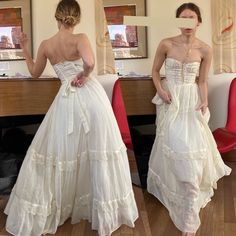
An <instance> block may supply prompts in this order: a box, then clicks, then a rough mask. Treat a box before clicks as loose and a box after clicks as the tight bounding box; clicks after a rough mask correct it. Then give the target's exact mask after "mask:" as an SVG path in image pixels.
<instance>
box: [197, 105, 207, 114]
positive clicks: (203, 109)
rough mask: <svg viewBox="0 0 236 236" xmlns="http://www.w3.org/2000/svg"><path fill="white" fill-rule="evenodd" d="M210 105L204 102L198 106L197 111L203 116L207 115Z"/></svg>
mask: <svg viewBox="0 0 236 236" xmlns="http://www.w3.org/2000/svg"><path fill="white" fill-rule="evenodd" d="M207 107H208V104H207V103H206V102H202V103H201V104H199V105H198V107H197V108H196V110H197V111H201V112H202V114H203V115H205V113H206V111H207Z"/></svg>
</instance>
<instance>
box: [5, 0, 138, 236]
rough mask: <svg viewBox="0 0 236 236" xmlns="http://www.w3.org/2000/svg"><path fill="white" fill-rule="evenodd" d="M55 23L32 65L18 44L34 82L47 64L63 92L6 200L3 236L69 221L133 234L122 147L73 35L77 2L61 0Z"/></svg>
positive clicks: (83, 45) (82, 46) (85, 46)
mask: <svg viewBox="0 0 236 236" xmlns="http://www.w3.org/2000/svg"><path fill="white" fill-rule="evenodd" d="M55 17H56V20H57V22H58V27H59V31H58V33H56V34H55V35H54V36H53V37H51V38H49V39H48V40H45V41H43V42H42V43H41V45H40V47H39V50H38V54H37V58H36V61H35V62H34V61H33V60H32V58H31V57H30V54H29V51H28V39H27V37H26V35H25V34H23V35H22V37H21V39H20V40H21V47H22V49H23V52H24V55H25V58H26V63H27V66H28V69H29V71H30V73H31V75H32V76H33V77H35V78H37V77H39V76H40V75H41V74H42V72H43V70H44V68H45V65H46V61H47V59H48V60H49V61H50V63H51V64H52V65H53V68H54V69H55V71H56V73H57V75H58V77H59V79H60V80H61V83H62V85H61V87H60V90H59V92H58V94H57V95H56V97H55V99H54V101H53V103H52V105H51V107H50V108H49V110H48V112H47V114H46V116H45V118H44V120H43V122H42V124H41V125H40V127H39V129H38V131H37V133H36V135H35V137H34V139H33V141H32V143H31V145H30V147H29V149H28V151H27V154H26V157H25V159H24V162H23V165H22V167H21V170H20V173H19V176H18V179H17V182H16V184H15V186H14V188H13V190H12V193H11V195H10V199H9V201H8V204H7V206H6V209H5V213H6V214H7V215H8V217H7V222H6V230H7V231H8V232H9V233H11V234H13V235H17V236H40V235H41V234H47V233H50V234H54V233H55V232H56V230H57V227H58V226H59V225H62V224H63V223H64V222H65V221H66V220H67V219H68V218H71V221H72V223H73V224H74V223H78V222H79V221H80V220H81V219H87V220H89V221H90V222H91V223H92V229H95V230H98V233H99V235H100V236H105V235H111V233H112V232H113V231H115V230H116V229H118V228H119V227H120V226H121V225H122V224H126V225H128V226H130V227H134V222H135V220H136V219H137V217H138V211H137V207H136V202H135V199H134V194H133V190H132V183H131V178H130V171H129V163H128V158H127V154H126V147H125V145H124V143H123V141H122V138H121V135H120V132H119V128H118V126H117V123H116V120H115V117H114V114H113V111H112V108H111V105H110V102H109V99H108V98H107V96H106V93H105V91H104V89H103V88H102V86H101V85H100V83H99V82H98V81H97V80H96V79H95V78H94V77H91V76H90V72H91V71H92V69H93V67H94V57H93V53H92V50H91V47H90V43H89V41H88V38H87V36H86V35H85V34H73V30H74V26H75V25H76V24H77V23H78V22H79V20H80V7H79V5H78V3H77V1H75V0H62V1H60V2H59V4H58V6H57V9H56V13H55ZM72 85H74V86H72Z"/></svg>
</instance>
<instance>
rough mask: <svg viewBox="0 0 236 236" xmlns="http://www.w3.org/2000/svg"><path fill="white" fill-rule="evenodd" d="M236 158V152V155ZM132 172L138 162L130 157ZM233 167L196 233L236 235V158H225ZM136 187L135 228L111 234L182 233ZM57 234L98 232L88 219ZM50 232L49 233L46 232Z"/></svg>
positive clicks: (1, 202) (0, 204)
mask: <svg viewBox="0 0 236 236" xmlns="http://www.w3.org/2000/svg"><path fill="white" fill-rule="evenodd" d="M235 160H236V156H235ZM129 161H130V162H131V165H130V166H131V172H132V171H135V168H136V167H135V164H134V163H133V161H134V160H133V159H132V158H130V159H129ZM226 164H227V165H229V166H230V167H231V168H232V173H231V175H230V176H227V177H224V178H222V179H221V180H219V181H218V189H217V190H216V191H215V195H214V197H213V199H212V201H211V202H210V203H208V205H207V206H206V207H205V208H204V209H202V210H201V212H200V218H201V222H202V223H201V227H200V228H199V230H198V232H197V236H235V235H236V162H226ZM133 187H134V192H135V198H136V201H137V205H138V208H139V215H140V217H139V219H138V220H137V221H136V224H135V228H134V229H131V228H129V227H127V226H122V227H121V228H120V229H118V230H117V231H115V232H114V233H113V234H112V236H131V235H135V236H151V235H152V236H180V235H181V233H180V232H179V231H178V230H177V229H176V227H175V226H174V224H173V223H172V221H171V219H170V217H169V215H168V212H167V210H166V208H165V207H164V206H163V205H162V204H161V203H160V202H159V201H158V200H157V199H156V198H155V197H153V196H152V195H150V194H148V193H147V191H146V190H143V191H142V189H140V188H138V187H135V186H133ZM6 202H7V199H6V197H0V236H9V235H10V234H8V233H7V232H6V231H5V221H6V216H5V215H4V214H3V209H4V207H5V205H6ZM55 235H56V236H97V235H98V234H97V232H96V231H92V230H91V225H90V224H89V223H88V222H87V221H81V222H80V223H79V224H76V225H71V224H70V220H68V221H67V222H66V223H65V224H64V225H62V226H61V227H59V228H58V231H57V233H56V234H55ZM47 236H49V235H47Z"/></svg>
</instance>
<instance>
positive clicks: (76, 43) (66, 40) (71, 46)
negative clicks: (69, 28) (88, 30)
mask: <svg viewBox="0 0 236 236" xmlns="http://www.w3.org/2000/svg"><path fill="white" fill-rule="evenodd" d="M84 41H85V39H84V35H82V34H77V35H75V34H68V33H62V32H58V33H57V34H56V35H54V36H53V37H51V38H50V39H48V40H45V41H44V43H45V55H46V57H47V58H48V59H49V61H50V63H51V64H52V65H54V64H57V63H59V62H63V61H74V60H77V59H80V58H81V53H80V52H79V48H81V47H83V44H84V43H85V42H84ZM58 49H59V50H58Z"/></svg>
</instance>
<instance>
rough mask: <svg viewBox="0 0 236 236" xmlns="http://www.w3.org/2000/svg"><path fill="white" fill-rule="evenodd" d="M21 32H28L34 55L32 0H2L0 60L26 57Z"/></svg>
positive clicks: (0, 2) (0, 13)
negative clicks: (20, 36)
mask: <svg viewBox="0 0 236 236" xmlns="http://www.w3.org/2000/svg"><path fill="white" fill-rule="evenodd" d="M21 32H24V33H26V34H27V37H28V39H29V51H30V53H31V56H32V28H31V0H0V61H12V60H24V59H25V58H24V56H23V52H22V49H21V47H20V43H19V35H20V33H21Z"/></svg>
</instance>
